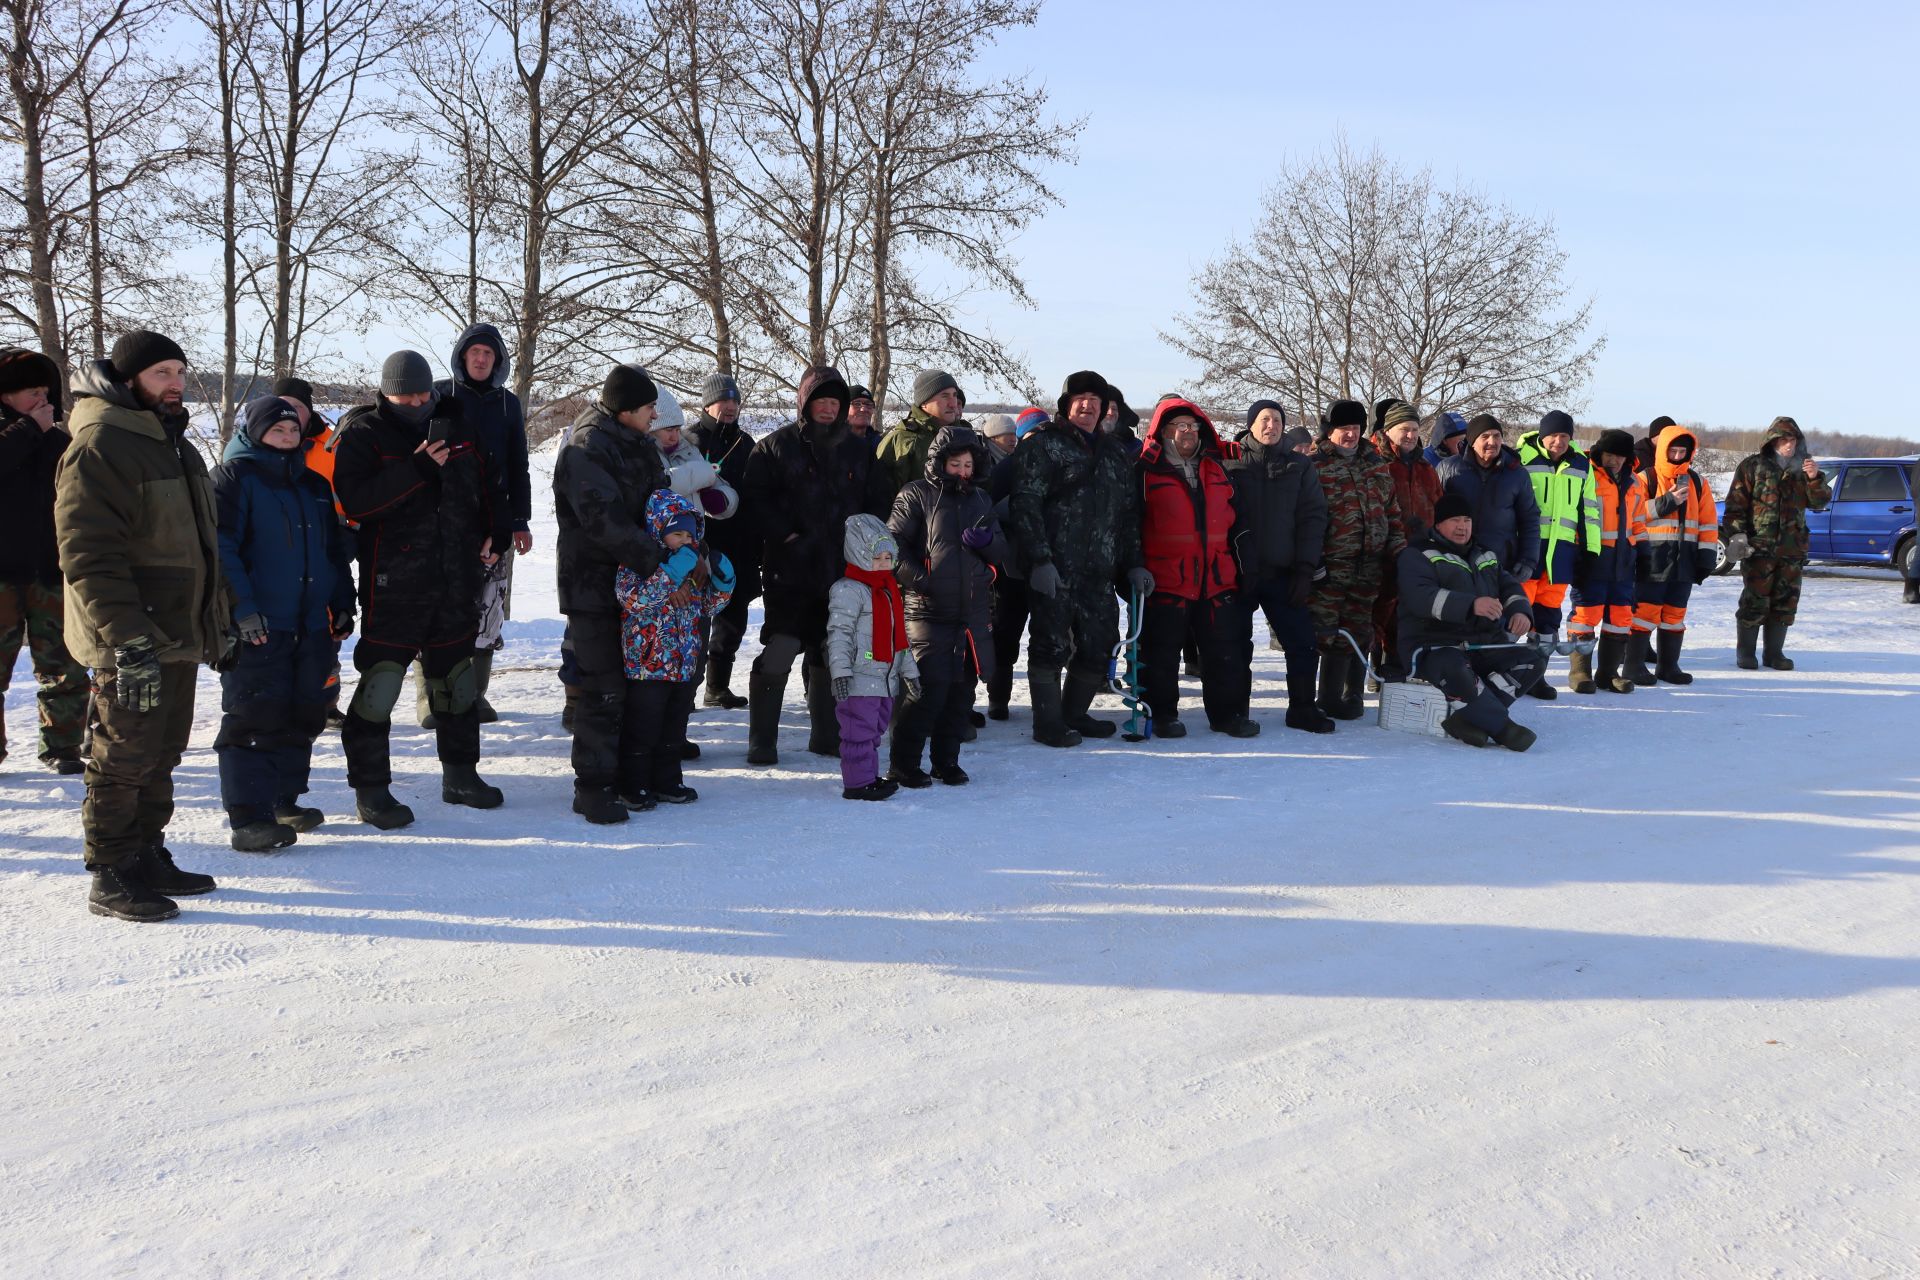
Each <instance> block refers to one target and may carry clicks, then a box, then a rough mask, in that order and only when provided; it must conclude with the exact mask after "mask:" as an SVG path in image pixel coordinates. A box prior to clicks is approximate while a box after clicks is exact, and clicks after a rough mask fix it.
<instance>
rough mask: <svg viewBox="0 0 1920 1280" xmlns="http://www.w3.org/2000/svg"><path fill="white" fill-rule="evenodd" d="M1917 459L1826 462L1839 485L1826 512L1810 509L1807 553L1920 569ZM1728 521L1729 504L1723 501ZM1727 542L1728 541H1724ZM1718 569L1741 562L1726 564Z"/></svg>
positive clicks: (1825, 469)
mask: <svg viewBox="0 0 1920 1280" xmlns="http://www.w3.org/2000/svg"><path fill="white" fill-rule="evenodd" d="M1916 461H1920V459H1916V458H1911V457H1908V458H1836V459H1829V460H1827V461H1825V462H1822V463H1821V464H1820V473H1821V474H1822V475H1824V476H1825V477H1826V478H1827V484H1828V485H1829V486H1831V487H1832V489H1833V500H1832V501H1831V502H1829V503H1828V504H1827V509H1826V510H1825V511H1809V512H1807V533H1808V536H1809V542H1808V545H1807V556H1808V558H1809V559H1811V560H1822V561H1826V562H1828V563H1832V564H1875V565H1889V566H1891V567H1893V568H1896V569H1899V570H1900V571H1901V572H1902V573H1903V574H1904V575H1906V576H1908V577H1913V576H1915V574H1914V554H1915V545H1916V539H1915V537H1914V500H1913V478H1914V476H1913V473H1914V464H1915V462H1916ZM1718 505H1719V507H1720V518H1721V520H1722V521H1723V522H1724V521H1725V520H1726V504H1725V503H1724V502H1722V503H1720V504H1718ZM1721 545H1722V547H1723V548H1724V547H1725V545H1726V544H1725V543H1724V542H1722V544H1721ZM1725 554H1726V553H1725V551H1724V550H1723V551H1722V552H1721V557H1722V563H1721V565H1720V568H1719V569H1718V570H1717V572H1720V573H1726V572H1728V571H1730V570H1733V569H1736V568H1738V567H1739V566H1738V565H1734V564H1727V563H1725Z"/></svg>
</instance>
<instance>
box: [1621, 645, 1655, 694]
mask: <svg viewBox="0 0 1920 1280" xmlns="http://www.w3.org/2000/svg"><path fill="white" fill-rule="evenodd" d="M1652 647H1653V633H1652V632H1651V631H1635V632H1633V634H1631V635H1629V636H1628V637H1627V665H1626V668H1625V670H1626V676H1627V679H1629V680H1631V681H1633V682H1634V684H1636V685H1638V686H1639V687H1640V688H1642V689H1651V688H1653V686H1654V685H1656V684H1659V683H1660V682H1659V681H1658V680H1656V679H1654V676H1653V672H1651V671H1649V670H1648V669H1647V651H1648V650H1649V649H1651V648H1652Z"/></svg>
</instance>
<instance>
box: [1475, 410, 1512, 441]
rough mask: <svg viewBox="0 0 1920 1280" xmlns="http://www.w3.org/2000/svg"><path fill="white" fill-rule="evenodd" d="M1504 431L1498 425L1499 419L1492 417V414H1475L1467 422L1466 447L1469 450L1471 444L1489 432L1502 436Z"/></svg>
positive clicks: (1503, 428)
mask: <svg viewBox="0 0 1920 1280" xmlns="http://www.w3.org/2000/svg"><path fill="white" fill-rule="evenodd" d="M1506 430H1507V429H1506V428H1505V427H1503V426H1501V425H1500V419H1498V418H1496V417H1494V416H1493V415H1492V414H1490V413H1476V414H1474V415H1473V417H1471V418H1469V419H1468V420H1467V447H1468V448H1469V449H1470V448H1472V447H1473V442H1474V441H1475V440H1478V439H1479V438H1480V437H1481V436H1483V435H1485V434H1487V432H1489V431H1491V432H1493V433H1494V434H1495V435H1504V434H1505V433H1506Z"/></svg>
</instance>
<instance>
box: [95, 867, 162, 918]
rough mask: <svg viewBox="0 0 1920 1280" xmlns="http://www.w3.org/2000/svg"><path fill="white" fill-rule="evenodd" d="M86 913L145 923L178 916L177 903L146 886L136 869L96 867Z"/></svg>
mask: <svg viewBox="0 0 1920 1280" xmlns="http://www.w3.org/2000/svg"><path fill="white" fill-rule="evenodd" d="M87 910H89V911H91V912H93V914H95V915H97V916H112V917H113V918H114V919H115V920H131V921H133V922H134V923H136V924H146V923H148V922H150V921H154V920H171V919H173V917H175V916H177V915H179V914H180V904H179V903H177V902H175V901H174V900H173V899H172V898H169V897H167V896H165V895H164V894H161V893H159V892H158V891H156V890H155V889H153V888H152V887H151V886H150V885H148V884H147V883H145V882H144V881H143V880H142V879H141V878H140V872H139V869H138V868H137V867H134V866H126V867H95V868H94V869H93V886H92V887H91V888H90V889H88V890H87Z"/></svg>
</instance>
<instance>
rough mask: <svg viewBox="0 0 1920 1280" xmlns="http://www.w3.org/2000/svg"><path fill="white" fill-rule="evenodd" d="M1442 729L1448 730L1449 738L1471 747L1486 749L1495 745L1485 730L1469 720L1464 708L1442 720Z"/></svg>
mask: <svg viewBox="0 0 1920 1280" xmlns="http://www.w3.org/2000/svg"><path fill="white" fill-rule="evenodd" d="M1440 727H1441V728H1442V729H1444V730H1446V733H1447V736H1448V737H1449V738H1452V739H1454V740H1455V741H1456V742H1464V743H1466V744H1467V745H1468V746H1470V747H1485V746H1491V745H1492V744H1493V739H1492V738H1490V737H1488V736H1487V734H1486V731H1485V730H1483V729H1481V728H1479V727H1478V726H1477V725H1475V724H1474V723H1473V722H1472V721H1470V720H1468V719H1467V713H1466V710H1465V709H1464V708H1462V709H1461V710H1459V711H1456V712H1454V713H1453V714H1452V715H1450V716H1448V717H1447V718H1446V719H1445V720H1442V721H1441V722H1440Z"/></svg>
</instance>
